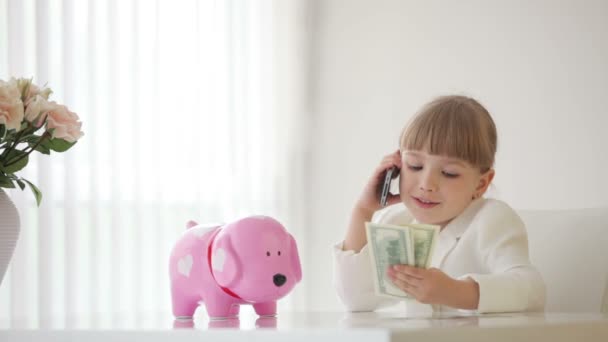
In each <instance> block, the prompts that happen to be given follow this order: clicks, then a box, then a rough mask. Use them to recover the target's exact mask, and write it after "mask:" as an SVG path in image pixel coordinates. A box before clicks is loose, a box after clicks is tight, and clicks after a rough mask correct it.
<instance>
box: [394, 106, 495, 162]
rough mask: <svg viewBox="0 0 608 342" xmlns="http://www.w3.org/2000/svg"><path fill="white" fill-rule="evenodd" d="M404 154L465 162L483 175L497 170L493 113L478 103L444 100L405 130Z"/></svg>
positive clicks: (422, 114) (418, 117)
mask: <svg viewBox="0 0 608 342" xmlns="http://www.w3.org/2000/svg"><path fill="white" fill-rule="evenodd" d="M399 140H400V142H399V146H400V147H401V150H402V151H404V150H418V151H421V150H425V151H426V152H427V153H430V154H436V155H443V156H448V157H452V158H458V159H461V160H464V161H466V162H468V163H469V164H471V165H472V166H474V167H477V168H479V170H480V171H481V172H482V173H485V172H486V171H488V170H490V169H491V168H492V167H493V166H494V155H495V154H496V147H497V141H496V140H497V137H496V125H495V124H494V120H492V117H491V116H490V113H488V111H487V110H486V109H485V108H484V107H483V106H482V105H481V104H480V103H479V102H477V101H476V100H475V99H472V98H470V97H465V96H459V95H451V96H441V97H438V98H436V99H435V100H433V101H431V102H429V103H428V104H426V105H425V106H424V107H422V109H421V110H420V112H418V114H416V116H414V117H413V118H412V120H411V121H410V122H409V123H408V124H407V125H406V126H405V127H404V128H403V131H402V132H401V137H400V139H399Z"/></svg>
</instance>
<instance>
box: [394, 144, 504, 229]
mask: <svg viewBox="0 0 608 342" xmlns="http://www.w3.org/2000/svg"><path fill="white" fill-rule="evenodd" d="M401 158H402V161H401V162H402V167H401V181H400V188H399V191H400V193H401V200H402V201H403V203H404V204H405V206H406V207H407V208H408V209H409V210H410V212H411V213H412V215H413V216H414V218H416V220H418V221H419V222H421V223H427V224H437V225H440V226H442V227H444V226H445V225H446V224H448V223H449V222H450V221H451V220H452V219H453V218H455V217H456V216H458V215H459V214H460V213H461V212H463V211H464V209H465V208H466V207H467V206H468V205H469V203H471V201H472V200H473V197H474V196H475V197H476V198H478V197H480V196H481V195H482V194H483V193H484V192H485V190H486V189H487V187H488V185H489V184H490V182H491V181H492V178H493V176H494V170H490V171H488V172H486V173H485V174H481V172H480V171H479V169H478V168H476V167H473V166H471V165H470V164H469V163H467V162H465V161H462V160H459V159H455V158H449V157H444V156H438V155H432V154H428V153H426V152H424V151H403V153H402V157H401Z"/></svg>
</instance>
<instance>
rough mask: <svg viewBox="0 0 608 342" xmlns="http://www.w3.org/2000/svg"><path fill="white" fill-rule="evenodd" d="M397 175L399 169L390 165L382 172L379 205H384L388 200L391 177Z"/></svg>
mask: <svg viewBox="0 0 608 342" xmlns="http://www.w3.org/2000/svg"><path fill="white" fill-rule="evenodd" d="M398 175H399V169H398V168H397V167H396V166H393V167H391V168H390V169H388V170H386V173H385V174H384V182H382V187H381V188H380V206H381V207H386V203H387V201H388V194H389V191H390V190H391V181H392V180H393V178H395V177H397V176H398Z"/></svg>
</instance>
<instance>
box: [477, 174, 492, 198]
mask: <svg viewBox="0 0 608 342" xmlns="http://www.w3.org/2000/svg"><path fill="white" fill-rule="evenodd" d="M494 174H495V172H494V169H489V170H488V171H486V173H484V174H482V175H481V178H479V183H478V184H477V188H475V194H476V195H477V197H481V195H483V194H484V193H485V192H486V190H488V187H489V186H490V184H491V183H492V179H494Z"/></svg>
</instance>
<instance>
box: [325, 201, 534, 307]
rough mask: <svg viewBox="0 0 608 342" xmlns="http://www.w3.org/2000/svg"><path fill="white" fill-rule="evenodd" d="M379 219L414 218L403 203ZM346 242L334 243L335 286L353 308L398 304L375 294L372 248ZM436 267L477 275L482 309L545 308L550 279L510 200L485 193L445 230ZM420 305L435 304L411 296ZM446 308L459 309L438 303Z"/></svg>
mask: <svg viewBox="0 0 608 342" xmlns="http://www.w3.org/2000/svg"><path fill="white" fill-rule="evenodd" d="M373 221H374V222H380V223H390V224H404V223H414V222H415V221H414V218H413V217H412V216H411V214H409V213H408V211H407V209H406V207H405V206H404V205H403V204H396V205H393V206H390V207H388V208H385V209H383V210H381V211H378V212H377V213H376V214H375V215H374V218H373ZM342 245H343V242H340V243H338V244H336V245H335V246H334V248H333V249H334V250H333V254H334V286H335V288H336V291H337V293H338V296H339V297H340V299H341V300H342V302H343V303H344V305H345V306H346V308H347V309H348V310H350V311H371V310H375V309H378V308H381V307H385V306H389V305H394V304H397V303H399V302H400V300H399V299H393V298H385V297H379V296H376V295H375V294H374V284H373V278H372V277H373V272H372V265H371V260H370V256H369V250H368V247H367V245H365V246H364V247H363V248H362V249H361V251H360V252H359V253H354V251H344V250H343V248H342ZM431 267H435V268H439V269H441V270H442V271H443V272H445V273H446V274H447V275H448V276H450V277H452V278H456V279H464V278H467V277H470V278H472V279H473V280H475V281H476V282H477V283H478V284H479V306H478V308H477V312H479V313H486V312H515V311H542V310H544V307H545V284H544V281H543V279H542V277H541V276H540V274H539V273H538V271H537V270H536V269H535V268H534V266H532V265H531V264H530V258H529V256H528V235H527V233H526V228H525V225H524V223H523V221H522V220H521V219H520V218H519V216H518V215H517V214H516V213H515V211H514V210H513V209H511V207H509V206H508V205H507V204H506V203H504V202H501V201H498V200H494V199H484V198H480V199H477V200H474V201H473V202H471V204H470V205H469V206H468V207H467V208H466V209H465V210H464V211H463V212H462V213H461V214H460V215H459V216H457V217H456V218H455V219H453V220H452V221H451V222H450V223H449V224H448V225H447V226H445V227H444V228H443V229H442V230H441V232H440V233H439V237H438V240H437V244H436V246H435V251H434V253H433V258H432V261H431ZM414 306H417V307H418V308H417V309H415V310H413V312H416V311H419V310H420V308H421V307H426V308H427V309H430V305H424V304H421V303H418V302H416V301H414V300H408V301H406V307H407V310H408V313H409V312H410V309H411V308H412V307H414ZM433 309H435V310H441V311H451V310H454V309H452V308H449V307H447V306H434V307H433Z"/></svg>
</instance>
